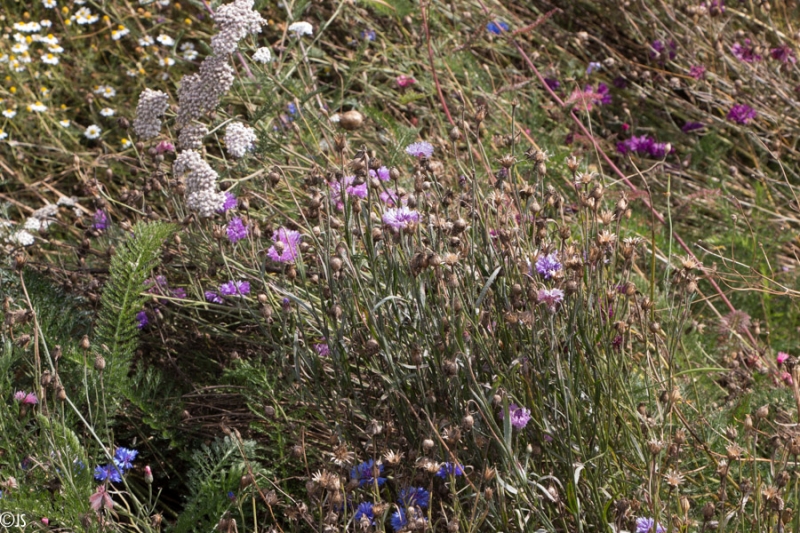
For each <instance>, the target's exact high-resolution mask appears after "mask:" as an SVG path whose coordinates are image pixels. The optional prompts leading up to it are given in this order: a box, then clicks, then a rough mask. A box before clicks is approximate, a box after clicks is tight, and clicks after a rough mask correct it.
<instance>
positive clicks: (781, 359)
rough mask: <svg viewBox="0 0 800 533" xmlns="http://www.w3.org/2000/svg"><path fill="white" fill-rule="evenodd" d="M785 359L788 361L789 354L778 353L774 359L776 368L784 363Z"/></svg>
mask: <svg viewBox="0 0 800 533" xmlns="http://www.w3.org/2000/svg"><path fill="white" fill-rule="evenodd" d="M787 359H789V354H788V353H786V352H778V357H776V358H775V360H776V361H777V363H778V366H781V365H782V364H783V363H785V362H786V360H787Z"/></svg>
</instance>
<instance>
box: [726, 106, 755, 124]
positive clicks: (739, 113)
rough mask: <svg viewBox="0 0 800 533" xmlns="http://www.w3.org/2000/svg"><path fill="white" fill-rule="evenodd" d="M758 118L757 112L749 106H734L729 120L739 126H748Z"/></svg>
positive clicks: (729, 114) (729, 112) (729, 113)
mask: <svg viewBox="0 0 800 533" xmlns="http://www.w3.org/2000/svg"><path fill="white" fill-rule="evenodd" d="M754 118H756V110H755V109H753V108H752V107H750V106H749V105H747V104H734V105H733V107H731V110H730V111H728V120H730V121H731V122H735V123H737V124H747V123H748V122H750V120H751V119H754Z"/></svg>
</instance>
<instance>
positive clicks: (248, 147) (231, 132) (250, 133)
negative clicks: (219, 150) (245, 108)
mask: <svg viewBox="0 0 800 533" xmlns="http://www.w3.org/2000/svg"><path fill="white" fill-rule="evenodd" d="M257 140H258V137H256V131H255V130H254V129H253V128H250V127H248V126H245V125H244V124H242V123H241V122H231V123H230V124H228V126H227V127H226V128H225V148H226V149H227V150H228V153H229V154H230V156H231V157H233V158H235V159H239V158H240V157H244V154H246V153H247V152H250V151H252V150H253V148H255V146H254V143H255V142H256V141H257Z"/></svg>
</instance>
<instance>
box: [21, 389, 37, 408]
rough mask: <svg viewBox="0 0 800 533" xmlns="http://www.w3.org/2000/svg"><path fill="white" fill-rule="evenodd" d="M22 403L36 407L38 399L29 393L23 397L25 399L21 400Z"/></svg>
mask: <svg viewBox="0 0 800 533" xmlns="http://www.w3.org/2000/svg"><path fill="white" fill-rule="evenodd" d="M22 403H24V404H25V405H36V404H37V403H39V398H37V397H36V395H35V394H34V393H32V392H29V393H28V394H26V395H25V399H23V400H22Z"/></svg>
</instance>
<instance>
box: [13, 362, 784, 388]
mask: <svg viewBox="0 0 800 533" xmlns="http://www.w3.org/2000/svg"><path fill="white" fill-rule="evenodd" d="M787 359H789V354H788V353H786V352H778V357H776V358H775V360H776V361H777V363H778V366H781V365H782V364H783V363H785V362H786V360H787ZM17 394H19V393H17Z"/></svg>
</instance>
